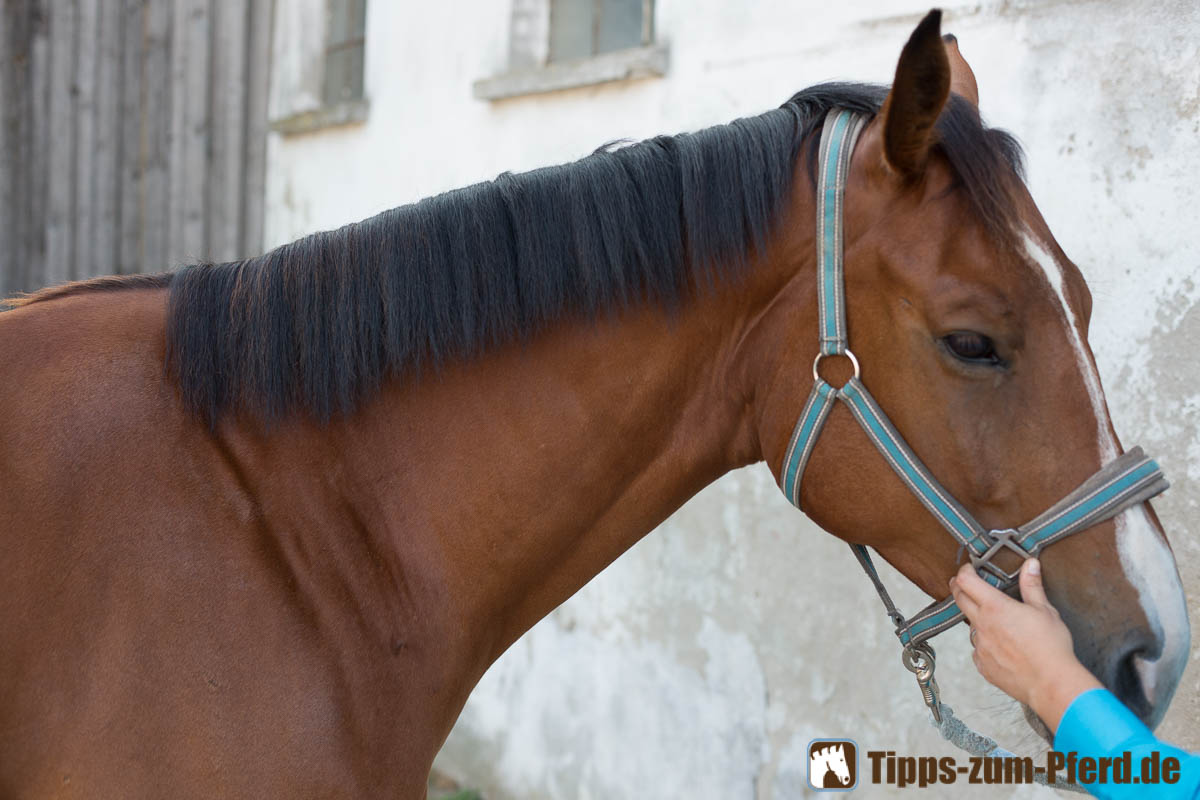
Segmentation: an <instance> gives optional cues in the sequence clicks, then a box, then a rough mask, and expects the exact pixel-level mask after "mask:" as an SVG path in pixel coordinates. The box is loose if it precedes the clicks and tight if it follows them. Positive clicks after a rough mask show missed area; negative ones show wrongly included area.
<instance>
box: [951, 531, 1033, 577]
mask: <svg viewBox="0 0 1200 800" xmlns="http://www.w3.org/2000/svg"><path fill="white" fill-rule="evenodd" d="M1019 534H1020V532H1019V531H1017V530H1016V529H1015V528H1006V529H1005V530H1002V531H988V536H990V537H992V544H991V546H990V547H989V548H988V549H987V550H986V551H984V553H983V555H979V556H977V555H975V553H974V551H971V550H970V549H969V548H968V553H967V555H969V556H970V558H971V566H973V567H975V570H976V572H978V571H979V570H981V569H986V570H987V571H988V572H990V573H992V575H994V576H996V577H997V578H999V579H1000V580H1002V581H1005V582H1008V583H1011V582H1012V581H1015V580H1016V579H1017V574H1018V573H1020V571H1021V568H1020V567H1019V566H1018V567H1017V570H1016V572H1013V573H1011V574H1010V573H1008V572H1005V571H1004V570H1003V569H1002V568H1001V567H1000V566H998V565H996V564H993V563H992V559H993V558H994V557H995V555H996V554H997V553H999V552H1000V550H1001V549H1003V548H1005V547H1007V548H1008V549H1009V550H1011V551H1013V552H1014V553H1016V554H1017V555H1019V556H1020V557H1021V561H1022V563H1024V562H1025V561H1026V560H1027V559H1030V558H1033V556H1034V554H1033V553H1031V552H1029V551H1028V550H1026V549H1025V548H1024V547H1022V546H1021V544H1020V543H1019V542H1017V540H1016V538H1015V537H1016V536H1018V535H1019Z"/></svg>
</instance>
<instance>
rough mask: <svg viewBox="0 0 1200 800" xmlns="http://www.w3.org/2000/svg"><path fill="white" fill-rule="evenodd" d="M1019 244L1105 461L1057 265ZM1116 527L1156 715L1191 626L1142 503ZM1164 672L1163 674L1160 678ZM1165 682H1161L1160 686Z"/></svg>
mask: <svg viewBox="0 0 1200 800" xmlns="http://www.w3.org/2000/svg"><path fill="white" fill-rule="evenodd" d="M1025 249H1026V252H1027V253H1028V255H1029V260H1030V262H1031V263H1033V264H1034V265H1035V266H1037V267H1038V268H1040V269H1041V271H1042V272H1043V274H1045V276H1046V282H1047V283H1048V284H1050V287H1051V288H1052V289H1053V290H1054V293H1055V294H1056V295H1057V296H1058V301H1059V308H1061V309H1062V314H1063V323H1064V324H1065V325H1066V328H1067V338H1068V340H1069V341H1070V342H1071V344H1072V347H1073V349H1074V351H1075V361H1076V363H1077V365H1078V367H1079V374H1080V375H1081V376H1082V377H1083V381H1084V384H1085V385H1086V386H1087V391H1088V396H1089V397H1090V398H1091V401H1092V412H1093V413H1094V414H1095V418H1096V446H1097V449H1098V451H1099V455H1100V463H1101V464H1102V465H1103V464H1107V463H1108V462H1110V461H1112V460H1113V459H1114V458H1116V457H1117V452H1118V448H1117V442H1116V440H1115V438H1114V437H1113V435H1112V431H1111V429H1110V428H1109V425H1108V414H1107V413H1106V411H1105V406H1104V393H1103V391H1102V390H1101V388H1100V376H1099V374H1098V373H1097V372H1096V368H1095V365H1094V364H1093V363H1092V360H1091V359H1090V358H1088V354H1087V348H1086V347H1084V343H1083V338H1082V336H1081V334H1080V333H1079V330H1080V327H1079V323H1078V320H1077V319H1076V317H1075V312H1074V310H1072V308H1071V304H1070V303H1069V302H1067V296H1066V291H1065V282H1066V281H1065V278H1064V275H1063V270H1062V267H1061V266H1060V265H1059V263H1058V261H1057V260H1056V259H1055V258H1054V256H1053V255H1051V253H1050V252H1049V251H1048V250H1047V249H1046V248H1045V247H1043V246H1042V244H1041V243H1040V242H1038V241H1037V239H1035V238H1034V237H1033V236H1032V235H1030V234H1029V233H1026V234H1025ZM1114 522H1115V524H1116V529H1117V552H1118V554H1119V556H1120V559H1121V567H1122V568H1123V569H1124V571H1125V576H1126V578H1128V580H1129V583H1130V584H1131V585H1132V586H1133V587H1134V588H1135V589H1137V593H1138V600H1139V601H1140V602H1141V605H1142V609H1143V611H1144V612H1145V614H1146V619H1147V620H1148V621H1149V623H1150V626H1151V628H1152V629H1153V631H1154V633H1155V634H1156V635H1157V636H1158V637H1159V641H1160V642H1162V647H1163V649H1162V653H1161V654H1160V655H1159V657H1158V658H1156V659H1154V660H1152V661H1150V660H1146V659H1143V658H1140V657H1135V659H1134V664H1135V667H1136V668H1137V671H1138V675H1139V677H1140V678H1141V680H1142V686H1143V688H1144V689H1145V692H1146V697H1147V699H1148V700H1149V701H1150V703H1151V705H1152V706H1153V707H1154V708H1155V710H1156V712H1157V713H1158V714H1159V715H1161V713H1162V712H1163V710H1165V705H1166V702H1167V701H1169V699H1170V698H1169V697H1161V696H1159V694H1160V691H1159V690H1160V686H1159V684H1166V686H1170V687H1174V685H1175V683H1176V682H1177V681H1178V678H1179V675H1180V674H1181V673H1182V672H1183V668H1184V666H1185V665H1186V661H1187V654H1188V650H1189V648H1190V646H1191V630H1190V628H1189V626H1188V620H1187V604H1186V600H1185V598H1184V594H1183V584H1182V583H1181V582H1180V580H1179V572H1178V571H1177V570H1176V568H1175V559H1174V558H1172V556H1171V551H1170V550H1169V549H1168V548H1167V544H1166V542H1165V541H1164V540H1163V538H1162V536H1161V535H1160V534H1159V532H1158V531H1157V530H1156V529H1155V526H1154V524H1153V523H1152V522H1151V521H1150V516H1149V514H1147V513H1146V507H1145V506H1144V505H1142V504H1138V505H1136V506H1133V507H1132V508H1129V509H1127V510H1126V511H1124V512H1123V513H1121V514H1119V515H1118V516H1117V517H1116V519H1115V520H1114ZM1164 678H1165V680H1164ZM1161 688H1165V687H1161Z"/></svg>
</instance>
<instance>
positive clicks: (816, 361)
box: [813, 348, 862, 381]
mask: <svg viewBox="0 0 1200 800" xmlns="http://www.w3.org/2000/svg"><path fill="white" fill-rule="evenodd" d="M833 356H845V357H846V358H848V359H850V363H851V364H853V365H854V378H855V379H856V380H857V379H858V378H861V377H862V369H861V368H860V367H859V366H858V359H857V358H855V357H854V353H853V352H851V351H850V349H849V348H846V349H845V350H843V351H842V352H840V353H820V352H818V353H817V357H816V358H814V359H813V381H819V380H821V375H820V374H819V373H818V372H817V365H818V364H820V363H821V359H822V358H831V357H833Z"/></svg>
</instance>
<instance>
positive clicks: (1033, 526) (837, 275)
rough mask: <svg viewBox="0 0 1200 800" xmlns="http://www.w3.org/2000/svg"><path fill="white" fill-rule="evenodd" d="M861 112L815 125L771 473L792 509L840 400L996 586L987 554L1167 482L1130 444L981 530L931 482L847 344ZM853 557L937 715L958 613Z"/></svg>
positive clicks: (1102, 512)
mask: <svg viewBox="0 0 1200 800" xmlns="http://www.w3.org/2000/svg"><path fill="white" fill-rule="evenodd" d="M866 123H867V118H866V117H865V116H863V115H861V114H856V113H854V112H851V111H847V110H844V109H834V110H833V111H830V112H829V115H828V116H827V117H826V119H825V125H824V127H823V129H822V132H821V142H820V155H819V160H818V167H817V170H818V174H817V183H818V185H817V274H818V281H817V284H818V298H819V313H820V329H821V331H820V334H821V348H820V352H819V353H818V354H817V357H816V360H815V361H813V388H812V391H811V392H810V393H809V396H808V400H807V402H806V403H805V404H804V408H803V410H802V411H801V413H800V419H799V420H798V421H797V423H796V427H795V429H794V430H793V431H792V437H791V440H790V441H789V443H788V447H787V450H786V452H785V454H784V459H783V466H782V468H781V469H780V471H779V475H780V483H779V486H780V488H781V489H782V490H783V493H784V494H785V495H787V498H788V500H790V501H791V502H792V504H793V505H794V506H796V508H800V483H801V481H802V480H803V478H804V468H805V466H806V465H807V463H808V459H809V456H811V455H812V451H813V447H814V446H815V445H816V442H817V437H819V436H820V435H821V430H822V428H823V426H824V424H825V420H826V418H828V416H829V412H830V411H831V410H832V409H833V404H834V402H836V401H838V400H841V401H842V402H843V403H845V404H846V407H847V408H849V410H850V413H851V414H853V416H854V418H855V419H856V420H857V421H858V424H859V425H860V426H862V428H863V430H864V431H866V433H867V436H868V438H870V440H871V442H872V443H873V444H874V445H875V447H876V448H877V449H878V450H879V452H880V453H881V454H882V455H883V457H884V460H885V461H887V463H888V466H890V467H891V468H892V470H893V471H895V473H896V474H897V475H898V476H899V477H900V479H901V480H902V481H904V483H905V484H906V485H907V486H908V488H909V489H910V490H911V491H912V492H913V494H915V495H916V497H917V499H918V500H920V501H921V503H922V504H923V505H924V506H925V508H927V509H928V510H929V512H930V513H931V514H932V515H933V516H934V518H935V519H937V521H938V522H940V523H941V524H942V526H943V527H944V528H946V530H947V531H949V532H950V535H951V536H953V537H954V538H955V539H956V540H958V542H959V544H960V545H961V546H962V548H963V549H964V550H965V551H966V553H967V554H968V556H969V557H970V559H971V563H972V564H973V565H974V566H975V569H976V571H977V572H979V574H980V577H982V578H983V579H984V580H985V581H987V582H988V583H990V584H991V585H992V586H995V587H997V588H999V589H1002V590H1007V589H1009V588H1011V587H1012V586H1013V585H1014V584H1015V583H1016V578H1017V573H1016V572H1011V573H1010V572H1006V571H1005V570H1004V569H1003V568H1001V567H1000V566H999V565H998V564H996V563H995V562H994V561H993V560H992V559H993V558H994V557H995V556H996V555H997V554H998V553H1000V552H1001V551H1003V550H1009V551H1011V552H1014V553H1016V554H1017V555H1019V556H1020V557H1021V558H1022V560H1024V559H1027V558H1031V557H1033V556H1035V555H1037V554H1038V553H1039V552H1040V551H1041V550H1042V549H1043V548H1045V547H1046V546H1047V545H1050V544H1052V543H1054V542H1056V541H1058V540H1059V539H1062V538H1064V537H1066V536H1070V535H1071V534H1073V533H1079V532H1080V531H1083V530H1086V529H1087V528H1090V527H1091V526H1093V525H1095V524H1096V523H1098V522H1102V521H1104V520H1106V519H1109V518H1111V517H1113V516H1116V515H1117V514H1119V513H1120V512H1122V511H1124V510H1125V509H1126V508H1129V507H1130V506H1132V505H1135V504H1137V503H1142V502H1145V501H1146V500H1148V499H1150V498H1151V497H1154V496H1155V495H1157V494H1159V493H1161V492H1162V491H1164V490H1165V489H1166V488H1167V486H1168V484H1167V481H1166V479H1165V478H1164V477H1163V474H1162V470H1161V469H1160V468H1159V466H1158V464H1157V463H1156V462H1155V461H1154V460H1153V459H1150V458H1148V457H1147V456H1145V455H1144V454H1143V453H1142V449H1141V448H1140V447H1135V448H1134V449H1132V450H1130V451H1129V452H1127V453H1125V454H1124V455H1122V456H1120V457H1119V458H1117V459H1115V460H1114V461H1112V462H1111V463H1109V464H1107V465H1106V466H1104V467H1103V468H1102V469H1101V470H1100V471H1099V472H1097V473H1096V474H1095V475H1093V476H1092V477H1090V478H1088V479H1087V480H1086V481H1084V483H1083V484H1082V485H1081V486H1079V487H1078V488H1076V489H1075V490H1074V491H1072V492H1071V493H1070V494H1068V495H1067V496H1066V497H1064V498H1063V499H1062V500H1060V501H1059V502H1058V503H1056V504H1055V505H1054V506H1053V507H1051V508H1050V509H1049V510H1047V511H1045V512H1043V513H1042V514H1040V515H1039V516H1037V517H1036V518H1034V519H1033V520H1031V521H1030V522H1027V523H1025V524H1024V525H1021V526H1019V527H1017V528H1010V529H1006V530H987V529H986V528H984V527H983V525H981V524H980V523H979V522H978V521H977V520H976V519H975V517H974V516H972V515H971V513H970V512H969V511H967V509H966V508H964V507H963V506H962V504H961V503H959V502H958V501H957V500H955V499H954V497H953V496H952V495H951V494H950V493H949V492H948V491H946V489H945V488H944V487H943V486H942V485H941V484H940V483H938V482H937V479H936V478H934V477H933V475H932V474H931V473H930V471H929V469H928V468H926V466H925V465H924V464H923V463H921V460H920V459H919V458H917V455H916V454H915V453H914V452H913V451H912V448H910V447H909V446H908V444H907V443H906V442H905V441H904V437H902V436H901V435H900V433H899V431H897V430H896V427H895V426H894V425H893V424H892V422H891V420H889V419H888V416H887V414H885V413H884V411H883V409H882V408H880V406H879V404H878V403H877V402H876V401H875V398H873V397H872V396H871V393H870V392H868V391H867V387H866V386H864V385H863V383H862V381H861V379H860V378H861V370H860V367H859V363H858V359H857V358H855V357H854V354H853V353H852V352H851V351H850V349H849V348H848V347H847V344H846V341H847V331H846V308H845V306H846V300H845V288H844V284H845V280H844V272H843V253H842V250H843V239H844V237H843V230H842V224H843V217H844V215H843V211H842V202H843V198H844V196H845V189H846V176H847V173H848V172H849V170H850V157H851V154H852V153H853V152H854V144H855V142H856V141H857V139H858V135H859V134H860V133H861V132H862V129H863V128H864V127H865V125H866ZM827 356H846V357H847V358H849V359H850V361H851V363H852V364H853V366H854V377H852V378H851V379H850V380H849V381H847V382H846V384H845V385H844V386H842V387H841V388H840V389H835V388H834V387H833V386H830V385H829V384H828V383H826V382H825V381H824V379H822V378H821V376H820V374H819V373H818V371H817V367H818V365H819V364H820V362H821V359H823V358H825V357H827ZM850 547H851V549H852V550H853V551H854V555H855V557H856V558H857V559H858V561H859V563H860V564H861V565H862V567H863V569H864V570H865V571H866V573H867V576H868V577H869V578H870V579H871V581H872V583H874V585H875V589H876V591H877V592H878V593H879V597H880V599H881V600H882V601H883V604H884V606H885V607H886V609H887V612H888V615H889V616H890V617H891V619H892V622H893V623H894V624H895V626H896V636H897V637H898V638H899V639H900V643H901V644H902V645H903V646H904V654H903V655H904V664H905V666H906V667H907V668H908V669H909V670H911V671H912V672H913V673H915V674H916V675H917V681H918V683H919V684H920V685H921V689H922V692H923V693H924V695H925V702H926V704H927V705H928V706H929V708H930V710H931V711H932V712H933V715H934V719H935V720H937V721H939V722H940V721H941V705H940V700H939V698H938V690H937V683H936V682H935V681H934V680H933V664H934V652H933V648H932V646H931V645H929V644H928V641H927V640H928V639H930V638H932V637H933V636H936V635H937V634H939V633H941V632H942V631H944V630H947V629H949V628H951V627H953V626H954V625H956V624H958V623H959V622H960V621H962V619H963V614H962V612H961V611H960V610H959V609H958V606H957V605H956V604H955V603H954V598H953V597H947V598H945V599H944V600H938V601H935V602H934V603H931V604H930V605H929V606H926V607H925V608H924V609H922V610H921V611H919V612H918V613H917V614H915V615H913V616H912V617H909V618H906V617H905V616H904V615H903V614H901V613H900V611H899V610H897V608H896V606H895V604H894V603H893V602H892V600H891V597H890V596H889V595H888V593H887V590H886V589H885V588H884V586H883V583H882V582H881V581H880V579H879V574H878V572H877V571H876V569H875V565H874V564H873V563H872V561H871V555H870V553H869V552H868V550H867V548H866V546H864V545H861V544H851V545H850Z"/></svg>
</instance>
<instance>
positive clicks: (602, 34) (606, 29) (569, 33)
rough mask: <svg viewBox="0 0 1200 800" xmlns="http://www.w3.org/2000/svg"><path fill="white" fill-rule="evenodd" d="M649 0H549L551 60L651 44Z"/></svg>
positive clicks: (562, 59) (651, 16) (589, 55)
mask: <svg viewBox="0 0 1200 800" xmlns="http://www.w3.org/2000/svg"><path fill="white" fill-rule="evenodd" d="M651 12H652V8H651V3H650V2H649V1H648V0H550V52H549V60H550V61H567V60H570V59H573V58H589V57H591V56H594V55H596V54H598V53H609V52H612V51H613V50H624V49H626V48H629V47H640V46H642V45H645V44H650V38H651V34H652V33H653V31H652V30H651V28H652V25H653V19H654V14H653V13H651Z"/></svg>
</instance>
